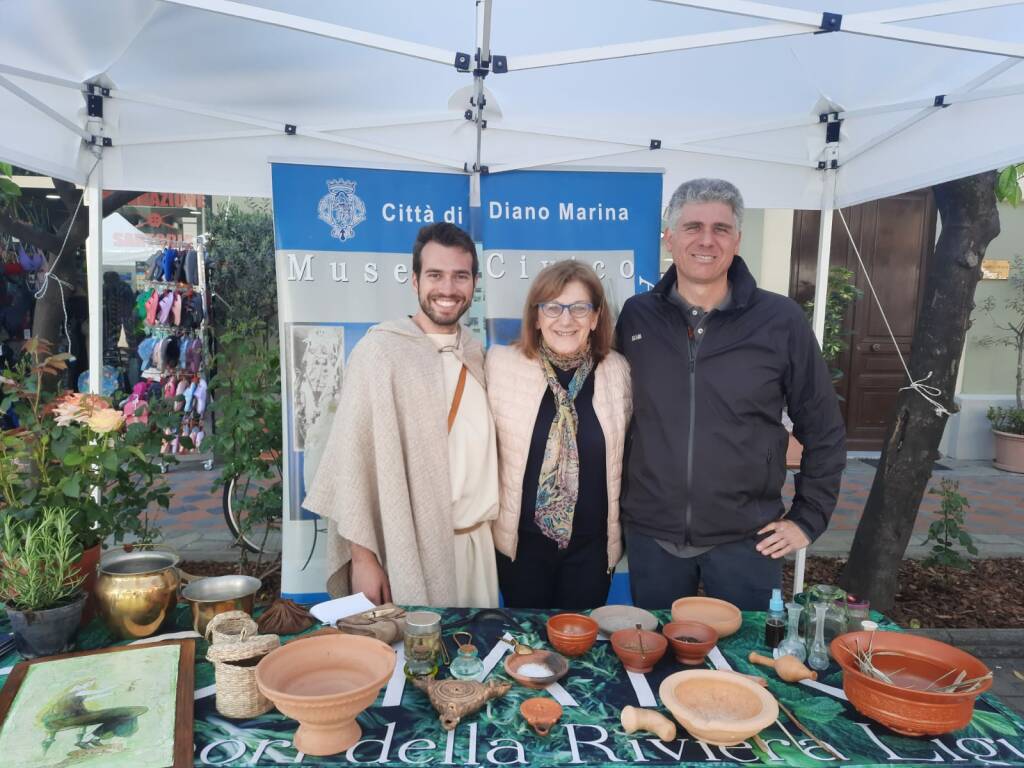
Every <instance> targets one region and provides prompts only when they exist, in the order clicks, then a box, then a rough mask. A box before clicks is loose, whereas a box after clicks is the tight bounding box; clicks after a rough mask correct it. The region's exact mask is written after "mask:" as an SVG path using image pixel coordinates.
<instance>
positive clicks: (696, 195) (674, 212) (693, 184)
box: [667, 179, 743, 231]
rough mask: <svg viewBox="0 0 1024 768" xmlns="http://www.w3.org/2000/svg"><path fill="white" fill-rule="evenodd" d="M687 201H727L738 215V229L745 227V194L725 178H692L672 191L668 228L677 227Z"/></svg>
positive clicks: (735, 214) (734, 213) (736, 215)
mask: <svg viewBox="0 0 1024 768" xmlns="http://www.w3.org/2000/svg"><path fill="white" fill-rule="evenodd" d="M686 203H725V204H726V205H728V206H729V207H730V208H732V212H733V215H734V216H735V217H736V229H737V231H740V230H742V229H743V195H741V194H740V191H739V190H738V189H736V187H735V185H733V184H731V183H730V182H728V181H726V180H725V179H690V180H689V181H684V182H683V183H682V184H680V185H679V186H678V187H676V191H675V192H673V193H672V199H671V200H669V202H668V216H667V219H668V228H669V229H675V228H676V224H677V223H678V221H679V212H680V211H681V210H682V209H683V206H684V205H686Z"/></svg>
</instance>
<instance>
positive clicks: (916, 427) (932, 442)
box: [840, 172, 999, 610]
mask: <svg viewBox="0 0 1024 768" xmlns="http://www.w3.org/2000/svg"><path fill="white" fill-rule="evenodd" d="M995 183H996V174H995V172H989V173H981V174H978V175H976V176H971V177H968V178H966V179H958V180H956V181H951V182H948V183H946V184H939V185H937V186H935V187H934V193H935V203H936V207H937V208H938V211H939V216H940V218H941V221H942V231H941V233H940V235H939V240H938V243H937V244H936V246H935V254H934V255H933V257H932V260H931V263H930V264H929V265H928V272H927V276H926V281H925V291H924V299H923V301H922V302H921V307H920V309H919V311H918V316H917V327H916V330H915V332H914V339H913V342H912V344H911V349H910V364H909V367H910V372H911V375H912V376H913V377H914V379H915V380H919V379H923V378H925V377H926V376H928V375H929V373H930V374H931V376H930V378H928V380H927V382H926V383H927V384H928V385H929V386H934V387H937V388H938V389H939V390H941V392H942V394H941V395H940V396H939V397H938V398H936V399H937V400H938V401H939V402H941V403H942V405H943V406H944V407H945V408H946V410H948V411H949V412H950V413H953V412H954V411H955V410H956V406H955V405H954V403H953V395H954V392H955V390H956V377H957V369H958V368H959V366H960V357H961V355H962V353H963V348H964V339H965V337H966V335H967V329H968V328H969V327H970V315H971V310H972V309H973V308H974V289H975V287H976V286H977V284H978V280H979V279H980V278H981V260H982V258H983V257H984V255H985V249H986V248H987V247H988V244H989V242H990V241H991V240H992V239H993V238H994V237H995V236H996V235H998V234H999V213H998V211H997V210H996V198H995ZM946 419H947V417H946V416H945V415H944V414H938V413H936V410H935V406H933V405H932V404H930V403H929V402H928V401H927V400H925V399H924V398H923V397H922V396H921V395H920V394H918V393H917V392H914V391H912V390H909V389H908V390H904V391H903V392H901V393H900V396H899V399H898V401H897V403H896V414H895V418H894V419H893V421H892V422H891V424H890V426H889V432H888V434H887V435H886V439H885V443H884V444H883V446H882V458H881V461H880V462H879V466H878V471H877V472H876V473H875V479H874V483H872V485H871V493H870V495H869V496H868V500H867V504H866V505H865V507H864V514H863V515H862V516H861V519H860V523H859V524H858V525H857V532H856V534H855V535H854V539H853V547H852V548H851V550H850V560H849V562H848V563H847V564H846V567H845V568H844V569H843V572H842V575H841V576H840V583H841V584H842V585H843V587H845V588H846V589H847V590H849V591H850V592H852V593H854V594H857V595H860V596H862V597H866V598H868V599H869V600H870V601H871V603H872V606H873V607H875V608H878V609H879V610H885V609H887V608H889V607H890V606H892V604H893V600H894V599H895V596H896V588H897V575H898V572H899V566H900V562H901V561H902V560H903V555H904V553H905V552H906V550H907V543H908V542H909V541H910V535H911V533H912V532H913V530H914V521H915V519H916V518H917V513H918V508H919V507H920V505H921V499H922V497H923V496H924V493H925V489H926V487H927V485H928V480H929V478H930V477H931V474H932V465H933V463H934V461H935V460H936V459H937V458H938V447H939V441H940V440H941V439H942V433H943V430H944V429H945V427H946Z"/></svg>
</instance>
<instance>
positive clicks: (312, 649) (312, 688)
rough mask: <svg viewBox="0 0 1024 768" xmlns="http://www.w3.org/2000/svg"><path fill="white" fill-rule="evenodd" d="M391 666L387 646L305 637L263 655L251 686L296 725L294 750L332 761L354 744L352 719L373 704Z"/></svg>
mask: <svg viewBox="0 0 1024 768" xmlns="http://www.w3.org/2000/svg"><path fill="white" fill-rule="evenodd" d="M395 660H396V657H395V652H394V651H393V650H392V649H391V646H389V645H386V644H384V643H382V642H381V641H380V640H375V639H373V638H372V637H362V636H359V635H342V634H337V635H323V636H320V637H310V638H305V639H303V640H302V641H301V642H291V643H288V644H287V645H284V646H282V647H280V648H278V649H277V650H275V651H271V652H270V653H268V654H267V655H266V656H265V657H264V658H263V660H262V661H261V662H260V663H259V664H258V665H257V667H256V685H257V686H258V687H259V689H260V693H262V694H263V695H264V696H266V697H267V698H268V699H270V700H271V701H272V702H274V706H275V707H277V708H278V710H280V711H281V713H282V714H285V715H287V716H288V717H291V718H293V719H295V720H298V722H299V729H298V730H297V731H296V732H295V739H294V743H295V746H296V747H297V748H298V749H300V750H302V751H303V752H305V753H306V754H308V755H334V754H337V753H338V752H343V751H345V750H346V749H348V748H349V747H351V746H352V745H353V744H355V743H356V742H357V741H359V738H360V736H362V733H363V731H362V728H360V727H359V723H357V722H356V716H357V715H359V713H360V712H362V711H363V710H364V709H366V708H367V707H369V706H370V705H371V704H373V702H374V701H376V699H377V694H378V693H380V689H381V688H383V687H384V684H385V683H386V682H387V681H388V679H389V678H390V677H391V673H392V671H393V670H394V668H395Z"/></svg>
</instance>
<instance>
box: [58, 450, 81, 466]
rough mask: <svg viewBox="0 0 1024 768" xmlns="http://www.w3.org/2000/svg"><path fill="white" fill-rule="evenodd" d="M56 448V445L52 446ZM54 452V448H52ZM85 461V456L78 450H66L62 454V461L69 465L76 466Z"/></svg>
mask: <svg viewBox="0 0 1024 768" xmlns="http://www.w3.org/2000/svg"><path fill="white" fill-rule="evenodd" d="M54 447H55V448H56V445H55V446H54ZM54 453H56V450H54ZM83 461H85V457H84V456H83V455H82V454H81V453H79V452H78V451H68V452H67V453H65V454H64V463H65V464H66V465H67V466H69V467H77V466H80V465H81V464H82V462H83Z"/></svg>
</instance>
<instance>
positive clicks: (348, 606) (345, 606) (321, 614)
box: [309, 592, 377, 625]
mask: <svg viewBox="0 0 1024 768" xmlns="http://www.w3.org/2000/svg"><path fill="white" fill-rule="evenodd" d="M376 607H377V606H375V605H374V604H373V603H371V602H370V601H369V600H368V599H367V598H366V595H364V594H363V593H362V592H358V593H356V594H354V595H348V596H347V597H339V598H337V599H336V600H328V601H327V602H324V603H317V604H316V605H314V606H313V607H312V608H310V609H309V612H310V613H311V614H313V616H315V617H316V619H317V621H319V622H320V623H322V624H328V625H333V624H334V622H336V621H337V620H338V619H346V618H348V617H349V616H355V615H356V614H357V613H362V612H363V611H372V610H373V609H374V608H376Z"/></svg>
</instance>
